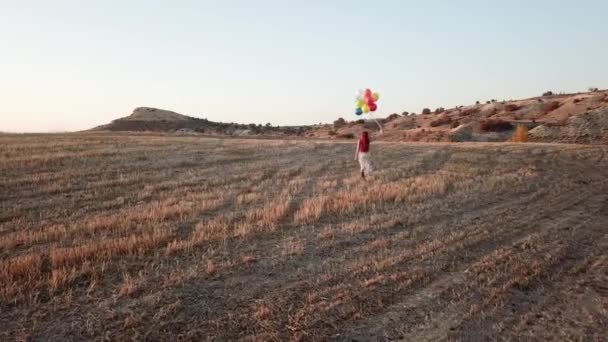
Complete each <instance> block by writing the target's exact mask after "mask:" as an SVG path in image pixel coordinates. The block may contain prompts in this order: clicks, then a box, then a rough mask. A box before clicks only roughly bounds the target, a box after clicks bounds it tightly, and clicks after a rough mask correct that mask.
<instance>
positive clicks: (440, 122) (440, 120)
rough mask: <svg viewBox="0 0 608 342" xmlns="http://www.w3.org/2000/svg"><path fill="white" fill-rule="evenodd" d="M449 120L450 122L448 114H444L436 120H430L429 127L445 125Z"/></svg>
mask: <svg viewBox="0 0 608 342" xmlns="http://www.w3.org/2000/svg"><path fill="white" fill-rule="evenodd" d="M450 122H452V119H451V118H450V117H449V116H447V115H445V116H442V117H440V118H438V119H437V120H433V121H431V127H437V126H441V125H446V124H449V123H450Z"/></svg>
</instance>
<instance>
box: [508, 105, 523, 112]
mask: <svg viewBox="0 0 608 342" xmlns="http://www.w3.org/2000/svg"><path fill="white" fill-rule="evenodd" d="M520 108H521V107H520V106H518V105H515V104H508V105H505V112H514V111H516V110H518V109H520Z"/></svg>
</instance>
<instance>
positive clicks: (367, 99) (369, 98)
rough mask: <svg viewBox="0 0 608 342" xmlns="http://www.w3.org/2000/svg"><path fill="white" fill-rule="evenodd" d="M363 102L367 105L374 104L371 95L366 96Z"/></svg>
mask: <svg viewBox="0 0 608 342" xmlns="http://www.w3.org/2000/svg"><path fill="white" fill-rule="evenodd" d="M365 104H366V105H367V106H368V107H371V106H372V105H373V104H375V103H374V99H372V98H371V97H367V98H365Z"/></svg>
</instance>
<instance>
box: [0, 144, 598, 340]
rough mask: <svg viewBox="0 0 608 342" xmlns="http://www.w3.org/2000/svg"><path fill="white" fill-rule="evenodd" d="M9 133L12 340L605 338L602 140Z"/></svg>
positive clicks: (5, 281)
mask: <svg viewBox="0 0 608 342" xmlns="http://www.w3.org/2000/svg"><path fill="white" fill-rule="evenodd" d="M372 154H373V163H374V165H375V167H376V172H375V173H374V174H373V177H371V178H370V179H368V180H367V181H363V180H361V179H360V177H359V175H358V172H357V171H358V167H357V165H356V163H355V162H354V161H353V156H354V145H353V143H342V142H321V141H314V142H313V141H293V140H292V141H276V140H275V141H273V140H228V139H207V138H199V137H171V136H158V135H145V134H143V135H138V136H132V135H127V134H66V135H21V136H20V135H0V340H2V341H12V340H32V341H80V340H97V341H101V340H146V341H155V340H170V341H175V340H177V341H179V340H197V341H200V340H219V341H226V340H246V341H287V340H294V341H296V340H304V341H321V340H324V341H327V340H330V341H331V340H333V341H368V340H370V341H387V340H402V341H441V340H450V341H451V340H465V341H475V340H479V341H485V340H554V341H568V340H574V341H580V340H590V341H593V340H598V341H600V340H602V339H605V338H606V336H608V253H607V252H606V251H608V178H607V176H608V147H606V146H581V145H558V144H555V145H549V144H480V143H478V144H415V143H414V144H402V143H375V144H373V145H372Z"/></svg>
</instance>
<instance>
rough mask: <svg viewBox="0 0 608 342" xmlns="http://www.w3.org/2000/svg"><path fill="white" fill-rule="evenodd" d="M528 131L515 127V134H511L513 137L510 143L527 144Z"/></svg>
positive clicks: (522, 127) (524, 128)
mask: <svg viewBox="0 0 608 342" xmlns="http://www.w3.org/2000/svg"><path fill="white" fill-rule="evenodd" d="M528 140H529V139H528V129H527V128H526V127H524V126H517V128H516V129H515V132H513V137H511V141H512V142H517V143H524V142H528Z"/></svg>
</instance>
